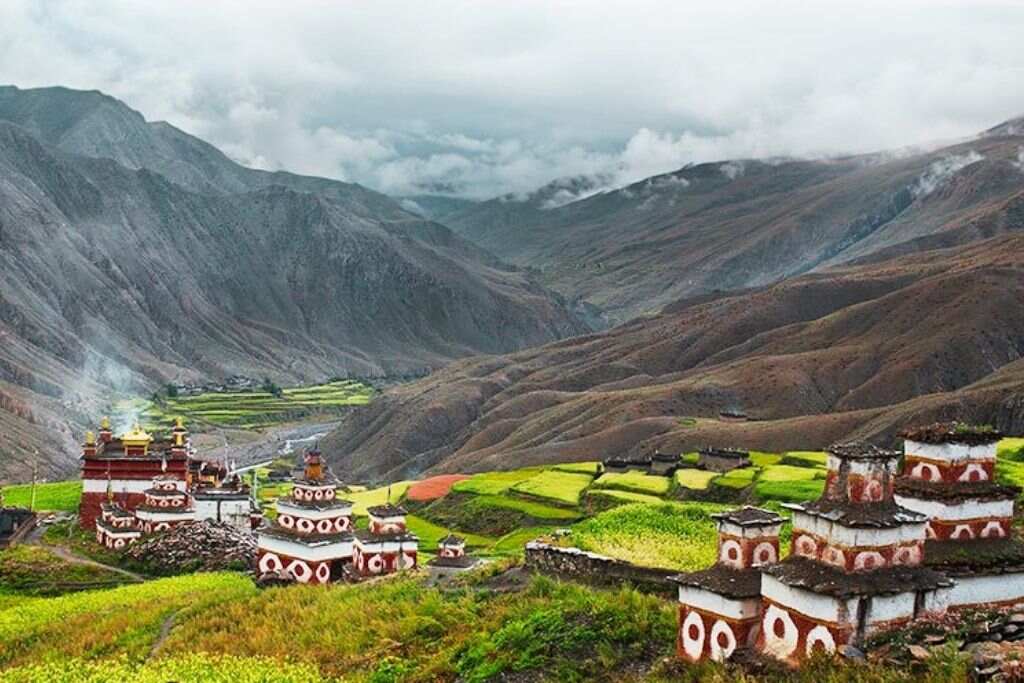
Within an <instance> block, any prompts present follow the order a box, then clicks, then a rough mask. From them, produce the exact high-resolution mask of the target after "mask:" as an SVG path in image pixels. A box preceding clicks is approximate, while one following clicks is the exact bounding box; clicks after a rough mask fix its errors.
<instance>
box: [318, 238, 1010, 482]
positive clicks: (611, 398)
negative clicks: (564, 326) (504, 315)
mask: <svg viewBox="0 0 1024 683" xmlns="http://www.w3.org/2000/svg"><path fill="white" fill-rule="evenodd" d="M1021 301H1024V236H1013V237H1002V238H994V239H992V240H987V241H983V242H978V243H976V244H973V245H970V246H968V247H961V248H959V249H955V250H937V251H929V252H924V253H921V254H916V255H913V256H906V257H902V258H899V259H896V260H891V261H885V262H881V263H876V264H868V265H861V266H855V267H853V266H851V267H842V268H833V269H830V270H827V271H824V272H821V273H815V274H808V275H804V276H802V277H798V278H793V279H791V280H787V281H784V282H782V283H779V284H776V285H773V286H770V287H764V288H760V289H754V290H749V291H745V292H740V293H736V294H722V295H718V296H708V297H701V298H695V299H690V300H682V301H679V302H677V303H675V304H673V305H671V306H669V307H668V308H666V310H665V312H664V313H662V314H661V315H658V316H656V317H650V318H645V319H638V320H635V321H633V322H631V323H628V324H626V325H622V326H620V327H617V328H615V329H613V330H610V331H608V332H605V333H602V334H594V335H589V336H584V337H577V338H574V339H570V340H565V341H561V342H556V343H553V344H549V345H547V346H544V347H541V348H538V349H531V350H527V351H523V352H520V353H516V354H512V355H506V356H499V357H488V358H478V359H470V360H465V361H460V362H457V363H453V364H452V365H451V366H449V367H447V368H445V369H444V370H441V371H438V372H435V373H434V374H433V375H431V376H430V377H427V378H425V379H423V380H421V381H418V382H415V383H413V384H411V385H406V386H402V387H399V388H396V389H394V390H393V391H391V392H389V394H387V395H386V396H385V397H384V398H383V399H381V400H379V401H376V402H375V403H374V404H373V405H371V406H370V407H368V408H366V409H365V410H362V411H360V412H359V413H356V414H353V415H350V416H349V417H348V418H347V419H346V422H345V423H343V425H342V427H341V428H340V429H339V430H338V431H337V432H335V433H334V434H333V435H331V437H330V438H329V439H328V440H327V442H325V444H324V446H325V449H327V450H328V452H329V453H331V454H332V461H333V463H334V466H335V468H336V469H339V470H344V471H347V472H349V473H351V474H353V475H356V476H359V477H367V476H380V475H390V476H396V477H397V476H399V475H402V476H404V475H406V474H412V473H419V472H423V471H437V472H441V471H459V472H466V471H474V470H483V469H502V468H511V467H521V466H524V465H526V464H532V463H545V462H556V461H567V460H593V459H597V458H603V457H606V456H609V455H615V454H623V453H638V452H645V451H651V450H654V449H658V448H660V449H669V450H675V451H681V450H684V449H692V448H695V447H697V446H701V445H705V444H712V445H723V446H730V445H741V446H742V445H745V446H750V447H757V448H761V449H774V450H788V449H795V448H810V447H822V446H825V445H827V444H828V443H831V442H834V441H837V440H840V439H844V438H852V437H858V438H873V439H881V440H885V439H887V438H889V437H890V436H891V435H892V434H893V433H894V431H895V430H896V429H898V428H899V427H900V426H901V425H905V424H908V423H913V422H921V421H926V420H932V419H937V418H940V417H946V418H948V417H959V418H961V419H968V420H974V421H979V422H990V423H994V424H996V425H998V426H999V427H1001V428H1004V429H1006V430H1009V431H1011V432H1014V433H1019V432H1022V431H1024V361H1022V360H1021V358H1022V356H1024V309H1022V308H1021V306H1020V302H1021ZM723 410H726V411H730V410H731V411H736V410H742V411H745V412H747V413H748V414H750V415H751V416H752V417H754V418H756V419H757V421H752V422H749V423H730V422H721V421H719V420H718V414H719V412H720V411H723Z"/></svg>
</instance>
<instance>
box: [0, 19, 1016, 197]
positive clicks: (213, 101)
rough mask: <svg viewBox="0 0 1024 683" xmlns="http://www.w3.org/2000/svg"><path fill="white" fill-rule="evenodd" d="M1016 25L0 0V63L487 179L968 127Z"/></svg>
mask: <svg viewBox="0 0 1024 683" xmlns="http://www.w3.org/2000/svg"><path fill="white" fill-rule="evenodd" d="M182 27H187V30H182ZM1021 28H1024V5H1020V4H1018V3H1011V2H996V1H992V2H982V1H974V0H944V1H943V2H926V1H925V0H907V2H903V3H899V4H898V5H897V6H892V5H890V4H886V3H882V2H876V1H874V0H869V1H867V2H853V1H852V0H851V1H849V2H838V1H833V2H829V3H828V8H827V11H824V10H821V9H820V8H815V9H814V10H813V11H812V10H808V9H807V8H806V7H805V6H804V4H803V3H798V2H795V0H794V1H790V2H780V3H771V4H765V3H758V2H753V0H748V1H746V2H738V3H728V4H723V3H678V2H671V1H670V0H660V1H655V0H638V2H631V3H626V2H607V3H604V2H603V3H585V2H582V0H565V2H560V3H549V2H542V1H541V0H521V1H516V2H512V1H506V2H491V3H483V4H481V3H468V2H465V1H463V0H438V1H437V2H431V3H413V2H398V3H324V2H319V1H317V0H295V1H294V2H290V3H269V2H254V1H250V0H244V1H243V0H221V1H220V2H208V1H200V0H180V1H179V2H173V3H156V2H152V3H140V2H133V1H130V0H110V2H104V3H99V4H97V3H88V2H85V1H84V0H5V1H4V2H3V3H0V82H7V83H13V84H15V85H19V86H21V87H32V86H41V85H53V84H63V85H67V86H70V87H77V88H86V89H91V88H97V89H100V90H103V91H105V92H108V93H110V94H112V95H114V96H116V97H119V98H121V99H123V100H125V101H126V102H127V103H128V104H129V105H131V106H132V107H134V108H136V109H138V110H140V111H142V112H143V113H144V114H145V115H146V117H147V118H149V119H152V120H160V119H164V120H167V121H169V122H171V123H173V124H174V125H177V126H179V127H181V128H183V129H184V130H186V131H188V132H190V133H193V134H195V135H198V136H200V137H202V138H204V139H207V140H209V141H210V142H212V143H214V144H216V145H217V146H219V147H221V148H222V149H224V150H225V151H226V152H227V153H228V154H230V155H231V156H233V157H235V158H237V159H239V160H241V161H243V162H245V163H249V164H252V165H256V166H259V167H261V168H271V169H280V168H287V169H290V170H294V171H298V172H304V173H315V174H318V175H325V176H331V177H335V178H341V179H345V180H350V181H358V182H361V183H364V184H366V185H368V186H371V187H374V188H376V189H380V190H383V191H386V192H392V193H396V194H413V193H418V192H430V191H442V192H446V193H449V194H456V195H460V196H468V197H487V196H494V195H499V194H503V193H509V192H519V193H525V192H529V191H530V190H532V189H533V188H536V187H539V186H541V185H543V184H545V183H547V182H548V181H550V180H552V179H554V178H558V177H562V176H569V177H574V176H579V175H585V174H591V175H593V174H601V175H603V176H605V177H611V178H612V182H614V183H618V184H619V185H620V186H621V185H623V184H626V183H628V182H632V181H635V180H639V179H642V178H645V177H650V176H652V175H657V174H661V173H665V172H668V171H671V170H674V169H677V168H680V167H681V166H683V165H685V164H689V163H699V162H705V161H726V160H729V159H749V158H762V157H766V156H827V155H832V154H839V153H850V152H867V151H874V150H881V149H890V148H896V147H902V146H905V145H908V144H920V143H924V142H928V141H932V140H945V139H952V138H962V137H966V136H969V135H972V134H974V133H975V132H977V131H980V130H983V129H985V128H988V127H990V126H992V125H994V124H996V123H998V122H1000V121H1002V120H1005V119H1008V118H1011V117H1013V116H1018V115H1020V113H1021V112H1024V91H1022V90H1021V89H1020V88H1019V87H1018V84H1019V81H1020V73H1021V71H1022V70H1024V41H1020V40H1019V35H1020V33H1021V30H1020V29H1021ZM782 47H785V49H781V48H782Z"/></svg>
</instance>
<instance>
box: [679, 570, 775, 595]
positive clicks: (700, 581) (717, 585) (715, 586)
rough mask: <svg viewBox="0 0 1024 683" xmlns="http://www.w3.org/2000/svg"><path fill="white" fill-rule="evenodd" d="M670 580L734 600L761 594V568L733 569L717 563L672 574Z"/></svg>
mask: <svg viewBox="0 0 1024 683" xmlns="http://www.w3.org/2000/svg"><path fill="white" fill-rule="evenodd" d="M668 580H669V581H672V582H673V583H678V584H679V585H680V586H689V587H693V588H703V589H704V590H708V591H711V592H712V593H715V594H717V595H721V596H724V597H727V598H732V599H734V600H742V599H745V598H756V597H759V596H760V595H761V571H760V570H759V569H733V568H732V567H728V566H726V565H724V564H716V565H714V566H713V567H710V568H708V569H702V570H701V571H698V572H687V573H685V574H677V575H676V576H670V577H669V579H668Z"/></svg>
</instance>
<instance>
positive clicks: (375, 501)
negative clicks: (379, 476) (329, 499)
mask: <svg viewBox="0 0 1024 683" xmlns="http://www.w3.org/2000/svg"><path fill="white" fill-rule="evenodd" d="M414 483H415V480H413V479H410V480H407V481H396V482H395V483H393V484H391V485H390V486H381V487H379V488H375V489H367V490H365V491H354V492H346V493H341V494H340V496H341V497H342V498H344V499H346V500H350V501H352V514H354V515H365V514H366V508H369V507H373V506H374V505H384V504H385V503H387V502H388V495H390V496H391V498H390V501H391V502H392V503H397V502H398V501H399V500H401V499H402V496H404V495H405V492H406V490H407V489H408V488H409V487H410V486H412V485H413V484H414ZM389 491H390V494H389Z"/></svg>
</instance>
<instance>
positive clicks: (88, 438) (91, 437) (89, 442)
mask: <svg viewBox="0 0 1024 683" xmlns="http://www.w3.org/2000/svg"><path fill="white" fill-rule="evenodd" d="M85 445H86V446H95V445H96V435H95V434H93V433H92V432H91V431H88V432H86V433H85Z"/></svg>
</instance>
